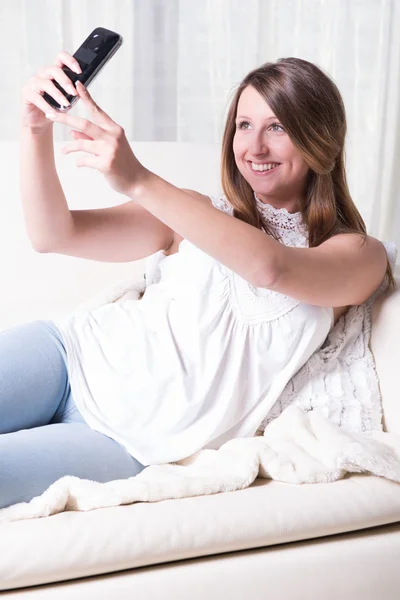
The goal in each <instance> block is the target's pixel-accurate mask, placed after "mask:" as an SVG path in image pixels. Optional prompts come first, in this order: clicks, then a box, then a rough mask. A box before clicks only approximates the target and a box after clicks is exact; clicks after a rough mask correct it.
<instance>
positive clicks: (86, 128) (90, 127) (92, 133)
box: [46, 111, 106, 140]
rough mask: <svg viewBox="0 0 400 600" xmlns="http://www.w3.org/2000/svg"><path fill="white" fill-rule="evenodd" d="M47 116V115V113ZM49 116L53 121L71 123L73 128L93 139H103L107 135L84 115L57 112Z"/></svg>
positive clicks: (70, 125)
mask: <svg viewBox="0 0 400 600" xmlns="http://www.w3.org/2000/svg"><path fill="white" fill-rule="evenodd" d="M46 117H47V115H46ZM48 118H49V119H50V120H51V121H56V122H57V123H63V124H64V125H69V127H72V128H73V129H77V130H78V131H81V132H82V133H85V134H86V135H87V136H89V137H90V138H92V139H93V140H98V139H102V138H104V137H105V135H106V132H105V131H104V129H102V128H101V127H99V125H96V124H95V123H92V122H91V121H89V120H88V119H83V118H82V117H75V116H72V115H67V114H65V113H61V112H58V111H57V113H56V114H54V113H53V114H49V116H48Z"/></svg>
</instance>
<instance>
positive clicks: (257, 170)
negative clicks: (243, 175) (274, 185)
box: [248, 161, 281, 176]
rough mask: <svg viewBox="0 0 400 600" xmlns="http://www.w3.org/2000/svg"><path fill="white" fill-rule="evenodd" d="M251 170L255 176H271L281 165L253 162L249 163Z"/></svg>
mask: <svg viewBox="0 0 400 600" xmlns="http://www.w3.org/2000/svg"><path fill="white" fill-rule="evenodd" d="M248 162H249V165H250V168H251V170H252V173H254V175H257V176H260V175H263V176H265V175H269V174H270V172H271V171H275V170H276V169H277V167H279V165H280V164H281V163H274V162H271V163H263V164H257V163H254V162H251V161H248Z"/></svg>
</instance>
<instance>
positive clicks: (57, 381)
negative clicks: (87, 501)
mask: <svg viewBox="0 0 400 600" xmlns="http://www.w3.org/2000/svg"><path fill="white" fill-rule="evenodd" d="M144 468H145V467H144V466H143V465H142V464H141V463H139V462H138V461H137V460H136V459H135V458H133V457H132V456H131V455H130V454H129V453H128V452H127V450H125V448H124V447H123V446H121V445H120V444H119V443H118V442H116V441H114V440H112V439H111V438H109V437H108V436H106V435H103V434H101V433H98V432H97V431H94V430H93V429H91V428H90V427H89V426H88V425H87V424H86V422H85V421H84V419H83V417H82V416H81V414H80V412H79V411H78V409H77V407H76V405H75V403H74V400H73V398H72V394H71V388H70V384H69V378H68V370H67V357H66V350H65V347H64V344H63V341H62V336H61V333H60V331H59V330H58V328H57V327H56V326H55V324H54V323H52V322H51V321H32V322H30V323H24V324H22V325H18V326H16V327H11V328H9V329H6V330H4V331H0V508H5V507H6V506H9V505H11V504H15V503H16V502H28V501H29V500H31V499H32V498H33V497H34V496H37V495H39V494H41V493H42V492H44V490H45V489H46V488H47V487H48V486H49V485H50V484H51V483H53V482H54V481H56V480H57V479H58V478H59V477H62V476H64V475H75V476H76V477H81V478H83V479H91V480H93V481H99V482H105V481H112V480H114V479H125V478H128V477H133V476H134V475H137V474H138V473H140V471H142V470H143V469H144Z"/></svg>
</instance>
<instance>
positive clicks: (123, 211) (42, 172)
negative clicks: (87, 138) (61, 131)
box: [20, 52, 174, 262]
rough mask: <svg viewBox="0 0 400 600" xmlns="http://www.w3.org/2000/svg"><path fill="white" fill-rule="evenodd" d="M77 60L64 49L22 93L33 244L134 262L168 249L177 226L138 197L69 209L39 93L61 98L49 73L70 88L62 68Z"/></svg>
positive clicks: (23, 180)
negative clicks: (156, 213) (158, 216)
mask: <svg viewBox="0 0 400 600" xmlns="http://www.w3.org/2000/svg"><path fill="white" fill-rule="evenodd" d="M73 61H74V59H73V57H71V56H70V55H68V54H67V53H65V52H64V53H60V55H59V56H58V58H57V61H56V66H53V67H47V68H44V69H41V70H40V71H39V75H38V76H35V77H33V78H32V79H31V80H30V81H29V83H28V84H27V85H26V86H25V87H24V89H23V93H22V115H21V117H22V118H21V132H20V190H21V201H22V208H23V214H24V221H25V226H26V230H27V232H28V236H29V238H30V240H31V243H32V246H33V248H34V249H35V250H37V251H38V252H55V253H60V254H68V255H71V256H77V257H81V258H87V259H91V260H97V261H105V262H128V261H134V260H137V259H139V258H143V257H145V256H149V255H150V254H153V253H154V252H156V251H157V250H160V249H166V248H168V247H169V246H170V245H171V244H172V242H173V237H174V232H173V230H172V229H171V228H170V227H169V226H167V225H165V224H164V223H162V222H161V221H160V220H159V219H158V218H157V217H155V216H153V215H152V214H151V213H150V212H149V211H147V210H146V209H145V208H143V207H142V206H141V205H140V204H139V203H137V202H136V201H134V200H130V201H129V202H125V203H124V204H121V205H118V206H113V207H110V208H101V209H92V210H70V209H69V207H68V203H67V199H66V197H65V195H64V191H63V189H62V186H61V183H60V180H59V177H58V174H57V171H56V166H55V160H54V147H53V124H52V123H51V122H50V121H49V120H48V119H46V117H45V112H51V109H50V107H49V105H48V104H47V103H46V102H45V100H44V99H43V96H42V95H41V92H43V91H47V92H48V93H50V94H51V95H53V97H54V98H55V99H56V100H57V101H58V102H60V103H62V102H63V98H64V96H62V95H61V92H59V91H58V90H57V88H56V87H55V86H54V84H53V83H52V82H51V78H54V79H56V81H58V82H59V83H60V84H61V85H62V86H64V88H65V89H66V86H67V85H68V84H66V83H65V81H64V79H63V78H66V75H65V73H64V72H63V71H62V68H61V67H62V65H63V64H66V65H68V66H70V68H73V66H74V65H73ZM67 79H68V78H67ZM68 82H69V84H71V82H70V80H69V79H68ZM60 96H61V97H60ZM64 100H65V101H66V102H68V101H67V100H66V99H65V98H64Z"/></svg>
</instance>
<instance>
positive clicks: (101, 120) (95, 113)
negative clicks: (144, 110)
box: [76, 81, 118, 132]
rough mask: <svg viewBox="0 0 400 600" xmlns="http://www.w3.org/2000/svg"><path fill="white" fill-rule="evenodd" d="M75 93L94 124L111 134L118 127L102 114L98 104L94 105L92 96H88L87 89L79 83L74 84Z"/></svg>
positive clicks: (104, 113) (105, 114) (107, 116)
mask: <svg viewBox="0 0 400 600" xmlns="http://www.w3.org/2000/svg"><path fill="white" fill-rule="evenodd" d="M76 91H77V92H78V96H79V97H80V98H81V100H82V102H83V104H84V106H86V108H87V109H88V110H89V112H90V113H91V116H92V118H93V119H94V120H95V121H96V123H98V124H99V125H101V126H102V127H103V128H104V129H106V130H108V131H111V132H112V131H114V130H115V129H116V128H117V127H118V125H117V123H116V122H115V121H113V120H112V118H111V117H110V116H109V115H108V114H107V113H106V112H104V110H103V109H101V108H100V106H99V105H98V104H96V102H95V101H94V100H93V98H92V96H91V95H90V94H89V92H88V90H87V88H86V87H85V86H84V85H83V83H81V82H80V81H77V82H76Z"/></svg>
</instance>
